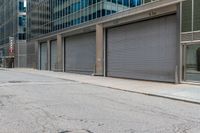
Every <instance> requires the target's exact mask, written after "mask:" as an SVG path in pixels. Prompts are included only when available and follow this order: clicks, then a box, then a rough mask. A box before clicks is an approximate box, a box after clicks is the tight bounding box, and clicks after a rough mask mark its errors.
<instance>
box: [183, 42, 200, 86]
mask: <svg viewBox="0 0 200 133" xmlns="http://www.w3.org/2000/svg"><path fill="white" fill-rule="evenodd" d="M183 52H184V58H183V59H184V60H183V63H184V76H183V77H184V80H185V81H189V82H200V44H192V45H184V49H183Z"/></svg>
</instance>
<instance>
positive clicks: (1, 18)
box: [0, 0, 26, 56]
mask: <svg viewBox="0 0 200 133" xmlns="http://www.w3.org/2000/svg"><path fill="white" fill-rule="evenodd" d="M24 2H25V0H0V45H5V44H8V43H9V37H14V38H15V40H25V39H26V37H25V33H26V29H25V27H26V14H25V12H26V8H25V5H24ZM3 51H5V52H4V53H5V54H4V56H6V55H7V51H8V50H7V47H4V50H3Z"/></svg>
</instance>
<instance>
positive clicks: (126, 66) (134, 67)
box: [107, 15, 178, 82]
mask: <svg viewBox="0 0 200 133" xmlns="http://www.w3.org/2000/svg"><path fill="white" fill-rule="evenodd" d="M176 38H177V32H176V15H171V16H166V17H161V18H156V19H153V20H147V21H142V22H138V23H134V24H130V25H124V26H120V27H115V28H111V29H108V31H107V76H112V77H125V78H133V79H144V80H156V81H167V82H174V81H175V68H176V51H177V48H176V45H178V44H176V43H177V42H176Z"/></svg>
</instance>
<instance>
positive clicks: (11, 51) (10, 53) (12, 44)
mask: <svg viewBox="0 0 200 133" xmlns="http://www.w3.org/2000/svg"><path fill="white" fill-rule="evenodd" d="M14 44H15V38H14V37H9V49H8V52H9V55H13V54H14Z"/></svg>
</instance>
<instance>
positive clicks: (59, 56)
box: [56, 35, 64, 72]
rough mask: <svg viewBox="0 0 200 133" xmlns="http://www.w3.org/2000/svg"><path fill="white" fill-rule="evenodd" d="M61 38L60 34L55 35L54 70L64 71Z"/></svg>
mask: <svg viewBox="0 0 200 133" xmlns="http://www.w3.org/2000/svg"><path fill="white" fill-rule="evenodd" d="M63 45H64V44H63V39H62V36H61V35H57V65H56V69H57V70H56V71H58V72H63V71H64V68H63V67H64V58H63V55H64V53H63V51H64V50H63Z"/></svg>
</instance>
